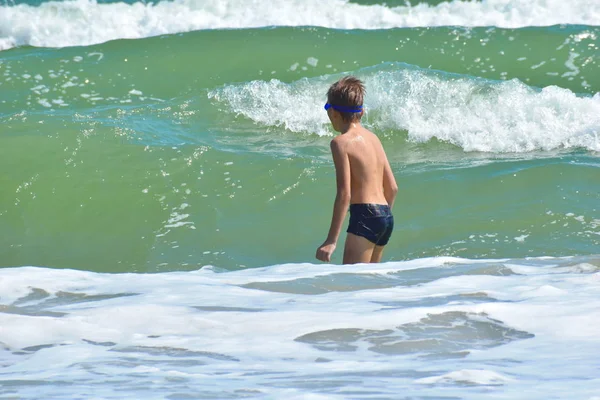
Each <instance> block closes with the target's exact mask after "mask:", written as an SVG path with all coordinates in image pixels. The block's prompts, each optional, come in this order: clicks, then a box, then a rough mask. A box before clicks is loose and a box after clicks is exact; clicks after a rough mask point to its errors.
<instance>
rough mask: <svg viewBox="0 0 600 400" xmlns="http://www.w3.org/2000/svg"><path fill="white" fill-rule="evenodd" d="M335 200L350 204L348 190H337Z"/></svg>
mask: <svg viewBox="0 0 600 400" xmlns="http://www.w3.org/2000/svg"><path fill="white" fill-rule="evenodd" d="M337 198H338V200H339V201H343V202H350V190H348V189H345V188H339V189H338V191H337Z"/></svg>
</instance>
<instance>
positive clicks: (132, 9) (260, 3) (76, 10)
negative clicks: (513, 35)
mask: <svg viewBox="0 0 600 400" xmlns="http://www.w3.org/2000/svg"><path fill="white" fill-rule="evenodd" d="M8 4H9V5H7V4H6V2H4V5H1V6H0V49H7V48H10V47H14V46H18V45H25V44H29V45H33V46H43V47H62V46H75V45H89V44H93V43H101V42H105V41H108V40H113V39H119V38H142V37H148V36H155V35H161V34H169V33H178V32H187V31H193V30H199V29H222V28H248V27H264V26H274V25H279V26H307V25H311V26H323V27H329V28H340V29H387V28H394V27H415V26H442V25H461V26H500V27H523V26H548V25H555V24H584V25H600V2H598V1H596V0H572V1H564V0H482V1H458V0H454V1H451V2H443V3H441V4H439V5H437V6H428V5H427V4H418V5H414V6H400V7H388V6H385V5H377V4H375V5H361V4H356V3H350V2H349V1H348V0H331V1H328V2H322V1H318V0H273V1H266V0H252V1H247V0H202V1H201V0H175V1H161V2H158V3H156V4H154V3H145V2H136V3H133V4H126V3H109V4H106V3H101V4H98V3H96V2H95V1H90V0H74V1H64V2H56V1H53V2H45V3H42V5H41V6H39V7H33V6H29V5H24V4H21V5H10V4H12V3H11V2H10V1H9V2H8Z"/></svg>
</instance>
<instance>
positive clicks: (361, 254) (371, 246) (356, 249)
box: [344, 233, 375, 264]
mask: <svg viewBox="0 0 600 400" xmlns="http://www.w3.org/2000/svg"><path fill="white" fill-rule="evenodd" d="M373 250H375V243H373V242H371V241H370V240H368V239H366V238H364V237H362V236H358V235H355V234H353V233H348V234H347V236H346V244H345V245H344V264H357V263H368V262H371V257H372V256H373Z"/></svg>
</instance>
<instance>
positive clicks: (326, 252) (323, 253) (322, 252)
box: [316, 241, 335, 262]
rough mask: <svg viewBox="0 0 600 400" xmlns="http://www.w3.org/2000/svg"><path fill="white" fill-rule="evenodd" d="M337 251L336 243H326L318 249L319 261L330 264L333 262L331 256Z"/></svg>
mask: <svg viewBox="0 0 600 400" xmlns="http://www.w3.org/2000/svg"><path fill="white" fill-rule="evenodd" d="M334 250H335V243H330V242H327V241H326V242H325V243H323V244H322V245H321V247H319V248H318V249H317V254H316V257H317V260H320V261H324V262H330V261H331V255H332V254H333V252H334Z"/></svg>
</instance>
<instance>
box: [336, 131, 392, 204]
mask: <svg viewBox="0 0 600 400" xmlns="http://www.w3.org/2000/svg"><path fill="white" fill-rule="evenodd" d="M335 140H336V141H338V142H339V144H341V145H343V147H344V149H345V152H346V154H347V156H348V161H349V163H350V192H351V197H350V203H351V204H368V203H370V204H387V200H386V199H385V196H384V192H383V173H384V168H385V160H386V157H385V153H384V150H383V146H382V145H381V142H380V141H379V138H378V137H377V136H376V135H375V134H373V133H372V132H370V131H368V130H367V129H364V128H362V127H357V128H355V129H351V130H350V131H348V132H346V133H344V134H343V135H340V136H338V137H336V138H335Z"/></svg>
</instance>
